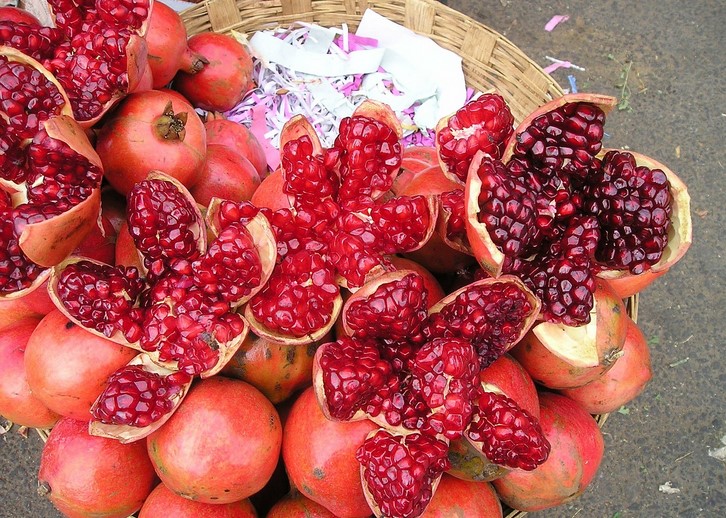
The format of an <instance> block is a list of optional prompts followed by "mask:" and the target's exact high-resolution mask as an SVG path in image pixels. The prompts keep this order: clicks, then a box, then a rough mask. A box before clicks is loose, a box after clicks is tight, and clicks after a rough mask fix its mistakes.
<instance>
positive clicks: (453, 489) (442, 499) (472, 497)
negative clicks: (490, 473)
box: [421, 473, 503, 518]
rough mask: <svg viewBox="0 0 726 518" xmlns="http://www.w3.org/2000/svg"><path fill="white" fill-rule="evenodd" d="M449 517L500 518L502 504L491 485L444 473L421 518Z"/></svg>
mask: <svg viewBox="0 0 726 518" xmlns="http://www.w3.org/2000/svg"><path fill="white" fill-rule="evenodd" d="M452 516H461V517H467V516H472V517H474V516H478V517H480V518H502V516H503V514H502V504H501V502H500V501H499V498H498V497H497V493H496V492H495V491H494V488H493V487H492V485H491V484H488V483H487V482H471V481H465V480H459V479H457V478H454V477H452V476H450V475H448V474H446V473H444V475H443V476H442V477H441V480H440V481H439V485H438V487H437V488H436V493H435V494H434V496H433V498H432V499H431V501H430V502H429V505H428V507H426V511H424V513H423V514H422V515H421V518H449V517H452Z"/></svg>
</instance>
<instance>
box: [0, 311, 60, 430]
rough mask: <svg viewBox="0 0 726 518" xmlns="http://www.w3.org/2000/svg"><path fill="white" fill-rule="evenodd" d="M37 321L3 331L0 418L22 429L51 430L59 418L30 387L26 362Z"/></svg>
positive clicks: (0, 354) (0, 343) (0, 372)
mask: <svg viewBox="0 0 726 518" xmlns="http://www.w3.org/2000/svg"><path fill="white" fill-rule="evenodd" d="M39 321H40V320H39V319H37V318H26V319H24V320H19V321H17V322H16V323H15V324H14V325H11V326H9V327H7V328H5V329H3V330H2V331H0V415H2V416H3V417H4V418H6V419H8V420H10V421H12V422H13V423H16V424H19V425H21V426H30V427H33V428H50V427H51V426H53V425H54V424H55V422H56V421H57V420H58V419H59V418H60V416H59V415H58V414H56V413H55V412H52V411H50V410H49V409H48V407H46V406H45V405H44V404H43V403H42V402H41V401H40V400H39V399H38V398H37V397H35V396H34V395H33V393H32V392H31V391H30V387H29V386H28V380H27V377H26V375H25V364H24V362H23V358H24V355H25V347H26V344H27V343H28V338H30V335H31V334H32V333H33V330H34V329H35V327H36V326H37V325H38V322H39Z"/></svg>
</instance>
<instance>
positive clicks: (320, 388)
mask: <svg viewBox="0 0 726 518" xmlns="http://www.w3.org/2000/svg"><path fill="white" fill-rule="evenodd" d="M333 344H334V342H332V343H331V342H328V343H324V344H322V345H321V346H320V347H318V348H317V350H316V351H315V356H313V391H314V392H315V399H316V400H317V402H318V406H319V407H320V411H321V412H322V413H323V415H324V416H325V418H326V419H328V420H329V421H340V419H338V418H336V417H333V416H332V415H331V414H330V406H329V405H328V398H327V396H326V395H325V382H324V381H323V369H321V368H320V360H321V358H322V356H323V354H324V353H325V350H326V349H327V347H328V346H329V345H333ZM363 419H370V420H371V421H373V422H375V423H376V424H377V425H379V426H384V425H385V426H386V429H391V428H390V426H389V425H387V424H386V423H385V421H384V422H383V424H381V423H380V422H376V421H375V420H374V419H372V418H371V417H370V416H369V415H368V414H366V413H365V411H364V410H363V409H362V408H360V409H358V410H357V411H356V412H355V413H354V414H353V415H352V416H351V417H350V419H346V420H345V422H353V421H362V420H363ZM401 430H403V428H401Z"/></svg>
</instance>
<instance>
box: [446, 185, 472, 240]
mask: <svg viewBox="0 0 726 518" xmlns="http://www.w3.org/2000/svg"><path fill="white" fill-rule="evenodd" d="M439 199H440V203H441V211H442V212H443V213H444V214H445V215H446V216H448V217H447V220H446V237H447V239H448V240H449V241H451V242H454V243H456V242H458V243H462V244H467V243H468V238H467V237H466V215H465V211H464V203H465V202H466V197H465V196H464V189H455V190H453V191H448V192H444V193H442V194H441V196H440V197H439Z"/></svg>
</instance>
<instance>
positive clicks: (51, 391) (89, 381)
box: [25, 310, 136, 421]
mask: <svg viewBox="0 0 726 518" xmlns="http://www.w3.org/2000/svg"><path fill="white" fill-rule="evenodd" d="M135 354H136V353H135V351H133V350H132V349H130V348H128V347H124V346H122V345H119V344H117V343H114V342H112V341H110V340H108V339H106V338H102V337H100V336H96V335H94V334H92V333H89V332H88V331H86V330H85V329H84V328H83V327H81V326H79V325H77V324H75V323H73V322H71V321H70V320H68V319H67V318H66V317H65V316H64V315H63V314H62V313H61V312H60V311H58V310H55V311H52V312H50V313H48V315H46V316H45V317H44V318H43V320H41V321H40V323H39V324H38V326H37V327H36V328H35V330H34V331H33V333H32V334H31V335H30V338H29V339H28V344H27V346H26V348H25V369H26V373H27V378H28V385H29V386H30V389H31V391H32V393H33V395H34V396H35V397H37V398H38V399H39V400H40V401H41V402H42V403H43V404H45V405H46V406H47V407H48V408H49V409H51V410H52V411H54V412H56V413H58V414H60V415H62V416H66V417H71V418H73V419H80V420H84V421H89V420H90V419H91V414H90V413H89V412H90V409H91V405H92V404H93V402H94V401H95V400H96V398H97V397H98V395H99V394H100V393H101V392H102V391H103V389H104V388H105V386H106V383H107V380H108V377H109V376H110V375H111V374H113V373H114V372H115V371H116V369H118V368H120V367H122V366H124V365H126V364H127V363H128V362H129V361H130V360H131V358H133V357H134V355H135Z"/></svg>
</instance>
